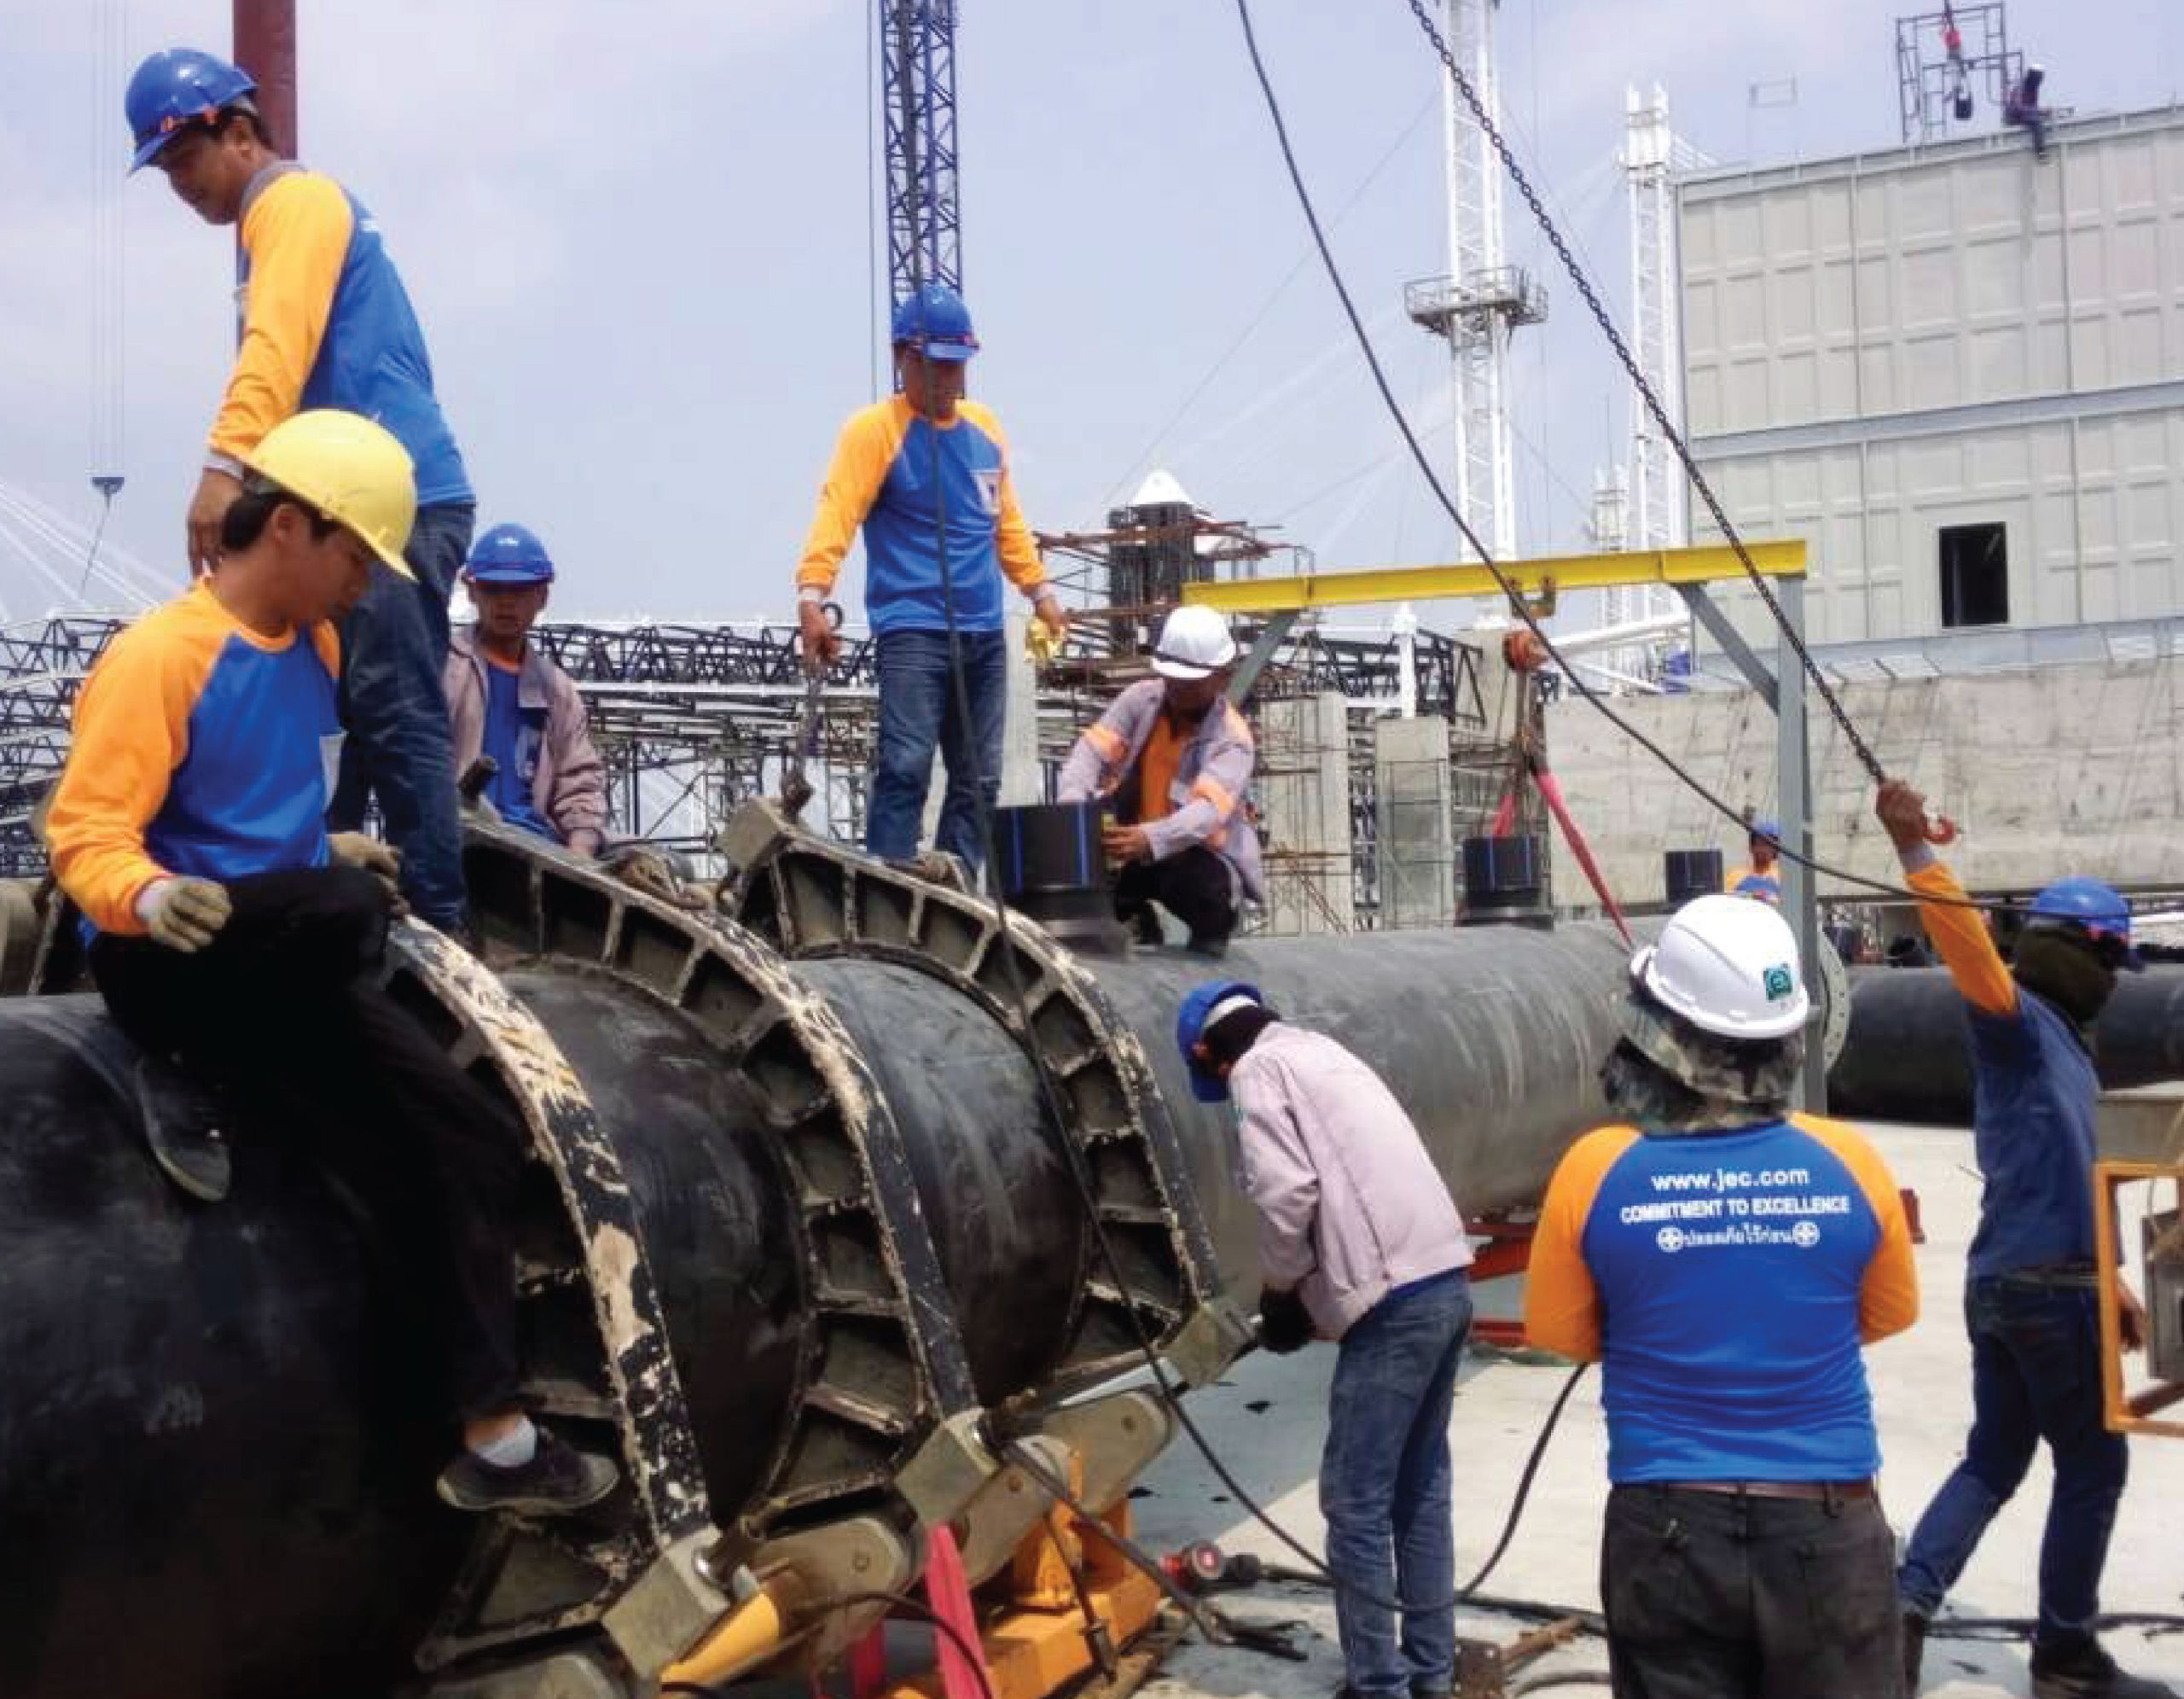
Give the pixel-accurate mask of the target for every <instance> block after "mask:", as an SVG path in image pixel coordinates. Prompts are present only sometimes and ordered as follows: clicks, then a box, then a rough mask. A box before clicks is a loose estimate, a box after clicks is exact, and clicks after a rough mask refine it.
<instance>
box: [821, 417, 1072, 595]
mask: <svg viewBox="0 0 2184 1699" xmlns="http://www.w3.org/2000/svg"><path fill="white" fill-rule="evenodd" d="M936 472H937V474H938V498H937V499H936V494H935V474H936ZM936 512H938V513H939V514H940V515H942V516H943V517H944V521H945V536H946V538H947V550H948V581H949V582H950V584H952V585H953V586H954V590H955V598H956V626H957V628H958V629H959V630H961V631H999V630H1000V629H1001V627H1002V591H1001V583H1002V577H1003V575H1004V574H1005V575H1006V576H1007V578H1008V581H1009V582H1010V583H1011V584H1013V585H1015V586H1016V587H1017V588H1018V589H1019V590H1020V591H1024V592H1025V594H1026V595H1031V594H1033V593H1035V592H1036V591H1038V590H1039V589H1040V588H1041V587H1042V586H1043V585H1044V584H1045V583H1046V581H1047V573H1046V568H1045V567H1044V566H1043V565H1042V564H1041V563H1040V561H1039V549H1038V544H1037V543H1036V542H1035V541H1034V540H1033V539H1032V536H1031V527H1030V526H1028V525H1026V524H1025V522H1024V515H1023V512H1022V510H1021V509H1019V507H1018V506H1017V504H1016V486H1015V482H1014V480H1013V479H1012V478H1011V476H1010V475H1009V469H1008V439H1006V438H1005V437H1003V436H1002V432H1001V424H1000V422H999V421H998V420H996V418H995V417H994V416H993V413H992V411H991V410H990V409H989V408H987V407H985V406H983V405H981V404H979V403H978V402H975V401H961V402H958V403H957V404H956V417H955V418H954V419H953V420H952V421H951V422H949V423H948V424H945V425H935V424H934V423H933V422H932V421H931V420H929V419H926V418H922V417H921V416H919V414H918V413H917V411H916V410H915V409H914V408H913V407H912V406H911V405H910V404H909V402H907V401H905V400H904V399H903V398H902V397H901V396H899V395H897V396H892V397H891V398H889V399H887V400H886V401H882V402H879V403H877V404H874V405H873V406H870V407H866V408H863V409H861V410H859V411H857V412H856V413H854V414H852V415H851V416H850V421H849V422H848V423H847V424H846V425H845V426H843V427H842V433H841V436H840V437H839V439H838V440H837V441H836V442H835V444H834V459H833V461H832V462H831V463H829V464H828V468H827V481H826V484H825V485H824V486H822V489H821V490H820V492H819V511H818V513H817V515H816V516H815V517H814V518H813V520H812V521H811V530H810V534H809V535H808V536H807V537H806V538H805V539H804V557H803V559H802V560H801V561H799V562H798V564H797V568H796V584H797V588H798V589H799V590H816V591H820V592H821V593H822V595H823V594H826V593H828V592H829V591H832V590H833V589H834V579H835V578H836V576H837V575H838V574H839V573H840V571H841V566H842V559H843V557H844V556H845V555H847V554H848V553H849V548H850V544H851V541H853V540H854V539H855V538H856V536H857V527H859V526H862V527H863V528H864V554H865V585H864V604H865V613H866V616H867V617H868V619H869V620H870V621H871V624H872V629H873V631H874V632H877V633H885V632H888V631H946V630H947V629H948V608H947V602H946V599H945V598H944V596H943V595H942V579H941V572H940V550H939V547H938V538H939V537H940V535H941V534H942V530H941V527H939V526H938V525H937V524H936V521H935V515H936Z"/></svg>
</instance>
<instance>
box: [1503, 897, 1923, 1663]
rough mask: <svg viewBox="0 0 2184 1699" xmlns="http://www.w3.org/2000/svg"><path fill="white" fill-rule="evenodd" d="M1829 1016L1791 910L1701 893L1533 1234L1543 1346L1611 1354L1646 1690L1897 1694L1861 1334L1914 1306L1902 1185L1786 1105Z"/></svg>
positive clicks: (1634, 1000) (1610, 1628) (1636, 1631)
mask: <svg viewBox="0 0 2184 1699" xmlns="http://www.w3.org/2000/svg"><path fill="white" fill-rule="evenodd" d="M1808 1012H1809V1004H1808V1002H1807V998H1806V994H1805V990H1804V985H1803V984H1802V983H1801V981H1800V980H1799V976H1798V946H1797V943H1796V940H1795V939H1794V938H1793V937H1792V934H1791V932H1790V928H1789V926H1788V924H1787V922H1785V921H1784V920H1783V919H1782V917H1781V916H1780V915H1779V914H1777V913H1776V912H1775V911H1774V910H1772V909H1770V908H1768V907H1766V906H1764V905H1761V904H1758V903H1753V902H1747V901H1745V900H1743V899H1740V898H1735V897H1727V896H1722V897H1700V898H1699V899H1696V900H1695V901H1693V902H1691V903H1688V904H1687V905H1684V907H1683V908H1682V910H1680V911H1678V912H1677V913H1676V917H1675V918H1674V919H1672V920H1671V921H1670V922H1669V923H1668V925H1667V926H1666V927H1664V928H1663V929H1662V931H1661V934H1660V941H1659V943H1658V945H1657V946H1653V947H1651V948H1648V949H1645V950H1641V951H1639V952H1638V954H1637V955H1636V956H1635V957H1634V958H1633V959H1632V961H1631V974H1630V990H1629V995H1628V997H1627V998H1625V1000H1624V1003H1623V1008H1622V1014H1621V1023H1622V1033H1623V1035H1622V1038H1621V1039H1620V1040H1619V1041H1618V1043H1617V1044H1616V1047H1615V1049H1614V1050H1613V1051H1612V1053H1611V1054H1610V1056H1609V1057H1608V1060H1607V1063H1606V1067H1605V1068H1603V1069H1602V1071H1601V1083H1602V1085H1603V1086H1604V1087H1605V1089H1606V1094H1607V1100H1608V1103H1609V1106H1610V1107H1611V1108H1612V1109H1613V1110H1615V1111H1616V1112H1617V1113H1618V1114H1620V1115H1622V1116H1623V1119H1624V1122H1625V1123H1626V1124H1624V1125H1620V1126H1607V1127H1603V1128H1601V1129H1600V1131H1598V1132H1594V1133H1591V1134H1589V1135H1588V1136H1587V1137H1586V1138H1583V1139H1581V1140H1579V1141H1578V1143H1577V1144H1576V1145H1574V1146H1572V1147H1571V1149H1570V1151H1569V1153H1568V1154H1567V1155H1565V1156H1564V1158H1563V1159H1562V1161H1561V1163H1560V1166H1559V1167H1557V1168H1556V1169H1555V1172H1554V1179H1553V1181H1552V1182H1551V1183H1550V1184H1549V1185H1548V1193H1547V1200H1546V1202H1545V1203H1544V1204H1543V1205H1542V1208H1541V1212H1540V1220H1539V1225H1538V1228H1537V1230H1536V1232H1535V1234H1534V1236H1533V1239H1532V1251H1531V1278H1530V1280H1529V1282H1528V1283H1527V1289H1526V1292H1525V1333H1526V1335H1527V1336H1528V1337H1529V1338H1530V1339H1531V1342H1532V1343H1534V1344H1536V1345H1540V1346H1544V1347H1546V1348H1547V1349H1548V1350H1550V1351H1557V1352H1560V1353H1562V1354H1563V1355H1564V1356H1566V1357H1571V1358H1575V1359H1577V1360H1578V1361H1580V1362H1594V1361H1598V1362H1600V1363H1601V1364H1603V1365H1604V1374H1605V1377H1606V1386H1605V1388H1604V1390H1603V1394H1602V1399H1603V1402H1604V1403H1605V1405H1606V1411H1607V1429H1608V1477H1609V1479H1610V1480H1611V1481H1612V1482H1613V1483H1614V1487H1613V1490H1612V1492H1610V1493H1609V1495H1608V1503H1607V1514H1606V1528H1605V1531H1604V1533H1603V1537H1602V1545H1601V1555H1600V1595H1601V1597H1602V1599H1603V1600H1604V1601H1605V1603H1606V1613H1607V1632H1608V1665H1609V1671H1610V1674H1611V1678H1612V1681H1613V1684H1614V1689H1615V1691H1616V1692H1617V1693H1618V1694H1619V1695H1622V1696H1623V1699H1852V1696H1856V1699H1894V1696H1896V1695H1898V1694H1900V1693H1902V1680H1903V1675H1902V1667H1901V1654H1900V1653H1899V1651H1898V1650H1897V1646H1896V1601H1895V1589H1894V1586H1893V1584H1892V1574H1893V1569H1894V1565H1895V1545H1894V1541H1893V1539H1892V1536H1891V1534H1890V1532H1889V1527H1888V1523H1887V1521H1886V1520H1885V1518H1884V1517H1883V1516H1882V1514H1881V1508H1880V1504H1879V1498H1878V1495H1877V1492H1876V1490H1875V1487H1874V1479H1873V1478H1874V1475H1875V1474H1876V1472H1877V1471H1878V1470H1879V1468H1880V1447H1879V1438H1878V1436H1877V1434H1876V1433H1875V1430H1874V1427H1873V1398H1872V1394H1871V1393H1870V1391H1869V1390H1868V1388H1867V1382H1866V1371H1865V1364H1864V1362H1863V1360H1862V1358H1861V1356H1860V1353H1859V1346H1860V1343H1861V1341H1864V1342H1867V1343H1870V1342H1871V1341H1874V1340H1878V1339H1885V1338H1886V1337H1887V1336H1888V1335H1890V1334H1892V1333H1898V1332H1901V1331H1902V1330H1903V1329H1905V1328H1907V1327H1908V1326H1910V1325H1911V1324H1912V1322H1913V1321H1914V1320H1915V1319H1917V1317H1918V1312H1919V1290H1918V1280H1917V1275H1916V1273H1915V1271H1914V1268H1913V1266H1912V1260H1911V1235H1910V1230H1909V1228H1908V1225H1906V1222H1905V1219H1904V1213H1903V1204H1902V1199H1901V1197H1900V1196H1898V1194H1897V1192H1896V1183H1895V1181H1894V1180H1893V1179H1891V1178H1890V1177H1889V1172H1888V1170H1887V1168H1886V1167H1884V1166H1883V1165H1882V1163H1881V1161H1880V1158H1879V1156H1877V1155H1875V1154H1874V1153H1873V1148H1872V1147H1871V1146H1870V1145H1868V1144H1867V1143H1866V1141H1865V1140H1864V1139H1863V1138H1861V1137H1859V1135H1858V1134H1857V1133H1856V1132H1853V1131H1852V1130H1851V1129H1850V1128H1849V1127H1848V1126H1843V1125H1841V1124H1839V1123H1837V1122H1833V1121H1826V1120H1816V1119H1814V1118H1811V1117H1808V1116H1804V1115H1792V1114H1788V1113H1787V1108H1788V1104H1789V1101H1790V1093H1791V1091H1792V1086H1793V1085H1794V1083H1795V1082H1796V1080H1797V1079H1798V1071H1799V1069H1800V1068H1801V1067H1802V1066H1803V1063H1804V1025H1805V1019H1806V1015H1807V1014H1808Z"/></svg>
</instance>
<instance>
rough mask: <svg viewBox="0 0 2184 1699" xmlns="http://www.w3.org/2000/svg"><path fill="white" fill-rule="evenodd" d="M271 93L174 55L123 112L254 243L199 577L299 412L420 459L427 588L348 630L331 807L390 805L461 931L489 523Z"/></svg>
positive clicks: (405, 864)
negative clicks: (472, 700) (466, 567)
mask: <svg viewBox="0 0 2184 1699" xmlns="http://www.w3.org/2000/svg"><path fill="white" fill-rule="evenodd" d="M257 87H258V85H257V84H256V83H254V82H253V81H252V80H251V79H250V77H249V76H248V75H247V73H244V72H242V71H240V70H238V69H236V68H235V67H234V66H232V65H230V64H229V63H228V62H227V61H225V60H223V59H218V58H215V57H214V56H213V55H212V54H209V53H200V52H198V51H196V50H195V49H191V48H175V49H169V50H167V51H166V52H162V53H155V54H154V55H151V57H150V58H148V59H147V60H146V61H144V62H143V63H142V65H140V66H139V67H137V73H136V75H135V76H133V77H132V78H131V79H130V81H129V91H128V94H127V96H126V97H125V101H124V105H125V108H126V110H127V113H128V117H129V130H130V134H131V137H132V138H133V140H134V141H135V143H136V156H135V165H134V166H132V169H134V170H141V169H142V168H143V167H144V166H158V167H159V169H160V171H162V172H166V178H167V182H168V183H169V184H170V185H171V187H172V188H173V189H174V192H175V194H176V195H177V197H178V198H179V199H180V200H181V201H182V202H183V205H185V206H187V207H189V208H190V210H191V211H193V212H195V213H196V214H197V215H198V217H200V218H203V219H204V220H205V222H206V224H235V225H237V226H239V227H240V228H239V232H238V234H239V236H240V238H241V248H242V268H241V269H242V288H241V291H240V294H241V302H242V341H241V347H240V348H239V349H238V350H237V351H236V353H235V366H234V369H233V370H232V371H231V372H230V373H229V377H228V387H227V393H226V395H225V397H224V399H223V400H222V401H221V403H220V410H219V415H218V417H217V418H215V419H214V420H213V422H212V437H211V440H210V441H209V442H208V443H207V445H206V451H205V467H204V471H203V474H202V475H201V476H200V478H199V480H198V484H197V493H196V495H195V497H193V498H192V499H191V501H190V503H189V521H188V527H189V560H190V564H191V566H192V567H193V568H194V569H195V570H196V571H198V572H209V571H210V570H211V569H212V563H213V560H214V557H215V556H217V555H218V553H219V550H220V546H221V543H220V536H221V532H220V521H221V518H222V516H223V515H224V514H225V513H226V512H227V509H228V507H229V504H230V503H233V502H234V501H235V499H236V497H239V496H240V495H241V493H242V487H243V477H244V469H243V467H244V463H245V462H246V461H247V460H248V459H249V457H250V451H251V450H252V449H253V448H254V447H256V446H257V445H258V442H259V441H260V440H261V439H263V438H264V435H265V433H267V432H268V431H270V430H271V429H272V428H273V427H274V426H276V425H277V424H279V423H280V422H281V421H282V420H283V419H286V418H288V417H290V416H293V414H295V413H296V412H297V411H298V410H299V409H302V408H306V407H311V408H346V409H347V410H350V411H352V412H357V413H361V414H363V415H364V416H366V417H367V418H372V419H376V420H379V421H380V422H382V423H383V424H385V425H386V428H387V429H388V430H390V431H392V433H394V435H395V436H396V438H397V439H399V440H400V442H401V444H402V445H403V447H404V448H405V449H407V450H408V451H409V452H410V460H411V462H412V463H413V464H414V465H415V468H416V479H417V498H418V503H419V505H418V509H417V520H416V523H415V526H413V527H411V529H410V539H409V542H408V543H407V544H405V545H404V549H403V550H402V552H403V553H404V555H405V556H406V557H407V561H408V565H409V568H410V570H409V573H408V574H407V575H403V574H399V573H394V572H392V571H391V570H388V569H386V568H385V567H374V568H373V571H372V579H371V585H370V588H369V589H368V590H367V591H365V592H364V595H363V597H362V598H361V599H360V600H359V601H358V602H357V605H356V606H355V607H354V608H351V609H350V610H349V611H348V613H347V614H346V615H345V616H344V618H343V620H342V622H341V650H342V660H343V672H342V676H341V720H342V724H345V725H346V726H347V727H348V728H349V736H348V738H347V739H346V741H345V742H344V743H343V744H342V746H341V771H340V776H339V777H338V779H337V781H336V782H335V784H334V794H333V799H332V802H331V805H330V806H331V813H332V821H333V823H334V825H335V826H336V827H349V828H354V827H358V826H361V825H363V823H364V813H365V809H366V806H367V804H368V803H369V800H370V798H371V797H372V796H373V795H374V794H376V795H377V797H378V799H379V807H380V815H381V817H383V818H384V819H385V820H386V832H387V836H388V837H389V838H391V839H392V841H393V842H394V845H395V847H396V848H398V850H400V851H401V852H402V888H403V891H404V893H405V894H406V895H407V896H408V898H409V899H410V904H411V905H412V906H413V907H415V910H416V911H417V912H418V913H419V914H420V915H421V916H423V917H424V918H425V919H427V920H428V921H430V922H432V923H433V925H434V926H437V927H439V928H441V929H442V930H443V931H447V932H459V931H460V930H461V929H462V925H463V920H464V899H463V889H462V828H461V824H460V823H459V819H458V815H457V807H456V790H455V764H454V760H453V759H452V757H451V756H450V753H449V750H448V732H447V714H446V712H445V707H444V703H443V702H442V701H441V700H440V669H441V667H442V666H443V665H444V663H445V661H446V660H447V603H448V596H449V595H450V592H451V591H453V590H454V588H455V573H456V567H458V566H460V565H461V564H462V551H463V550H464V549H465V548H466V547H468V544H469V542H470V528H471V525H472V523H473V519H474V517H475V515H476V513H477V505H476V503H475V500H474V498H473V497H472V495H471V492H470V480H469V475H468V473H467V472H466V471H465V470H464V469H463V464H462V453H461V451H459V450H458V449H457V448H456V443H455V436H454V433H452V432H451V431H450V430H449V428H448V424H447V420H446V419H445V418H444V416H442V414H441V412H440V404H439V399H438V398H437V397H436V396H435V395H434V394H433V366H432V361H431V359H430V358H428V357H427V354H426V352H425V337H424V333H423V332H422V331H421V330H420V329H418V326H417V318H416V315H415V313H414V312H413V311H411V310H410V297H409V295H408V294H407V293H406V292H405V291H404V288H403V286H402V278H401V276H400V274H399V273H398V272H397V271H396V270H395V269H394V261H393V260H392V258H390V257H389V255H388V253H387V251H386V241H385V239H384V238H383V237H382V236H381V235H380V227H379V224H378V222H377V221H376V220H375V219H374V218H373V217H372V216H371V214H370V213H369V212H367V211H366V210H365V209H364V207H363V205H362V204H360V203H359V202H358V201H357V199H356V197H355V196H353V195H351V194H350V193H349V192H348V191H347V190H346V189H344V188H343V187H342V186H341V185H340V183H336V182H334V179H333V178H332V177H322V176H321V175H320V174H319V173H317V172H312V171H306V170H305V169H304V168H303V167H302V166H299V165H298V164H297V163H296V162H295V161H294V160H288V159H283V158H282V156H281V154H280V153H279V151H278V149H277V148H276V145H275V143H276V138H275V137H272V136H271V135H270V134H269V133H268V131H266V128H265V120H264V118H263V117H262V116H260V114H259V113H258V108H257V105H256V103H255V102H253V100H252V98H251V96H252V95H253V93H254V92H255V91H256V90H257Z"/></svg>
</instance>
